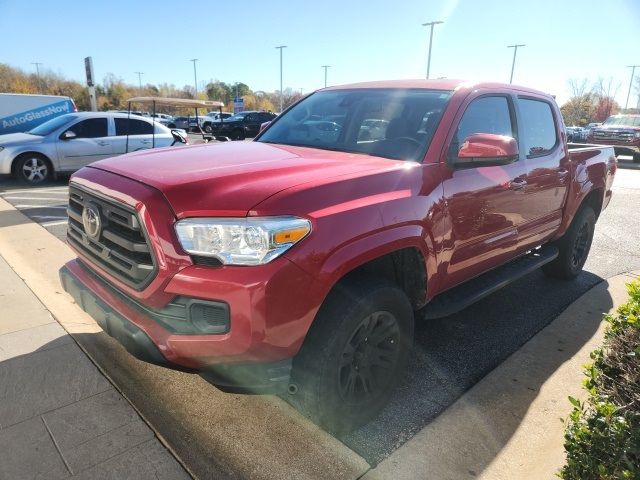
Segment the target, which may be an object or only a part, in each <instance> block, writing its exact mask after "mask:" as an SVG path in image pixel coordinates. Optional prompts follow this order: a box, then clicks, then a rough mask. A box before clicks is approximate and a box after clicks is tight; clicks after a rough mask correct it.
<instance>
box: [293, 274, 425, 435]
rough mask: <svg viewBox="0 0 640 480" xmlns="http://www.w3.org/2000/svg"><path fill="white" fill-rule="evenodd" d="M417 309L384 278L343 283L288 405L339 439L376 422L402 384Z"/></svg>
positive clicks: (299, 367)
mask: <svg viewBox="0 0 640 480" xmlns="http://www.w3.org/2000/svg"><path fill="white" fill-rule="evenodd" d="M413 322H414V319H413V309H412V307H411V303H410V302H409V299H408V298H407V296H406V295H405V293H404V292H403V291H402V290H401V289H400V288H398V287H397V286H395V285H394V284H392V283H390V282H388V281H386V280H384V279H371V278H367V277H354V278H352V279H350V280H349V281H347V282H341V283H340V284H338V286H337V287H336V288H335V289H334V290H333V291H332V292H331V294H330V295H329V296H328V297H327V299H326V301H325V303H324V304H323V306H322V307H321V309H320V311H319V313H318V315H317V317H316V319H315V321H314V324H313V326H312V328H311V330H310V331H309V334H308V336H307V340H306V341H305V344H304V345H303V347H302V349H301V350H300V353H299V354H298V355H297V356H296V358H295V359H294V363H293V371H292V376H291V379H292V380H291V381H292V384H291V387H290V392H295V394H294V395H289V401H290V402H291V403H292V404H293V405H294V406H296V407H298V408H299V409H300V410H301V411H302V412H303V413H305V414H306V415H307V416H309V417H310V418H311V419H312V420H314V421H315V422H316V423H318V424H319V425H321V426H323V427H324V428H326V429H327V430H329V431H332V432H336V433H339V432H345V431H350V430H353V429H355V428H358V427H360V426H362V425H364V424H365V423H367V422H368V421H369V420H371V419H372V418H374V417H375V416H376V415H377V414H378V413H379V412H380V410H382V408H383V407H384V405H385V404H386V403H387V401H388V400H389V397H390V396H391V394H392V393H393V390H394V388H395V387H396V385H397V384H398V382H399V380H400V379H401V378H402V374H403V373H404V371H405V369H406V366H407V362H408V359H409V354H410V351H411V346H412V343H413Z"/></svg>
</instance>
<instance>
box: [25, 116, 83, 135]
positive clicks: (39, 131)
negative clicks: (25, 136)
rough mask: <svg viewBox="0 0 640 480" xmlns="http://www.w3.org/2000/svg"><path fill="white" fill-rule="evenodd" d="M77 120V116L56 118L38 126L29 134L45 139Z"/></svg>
mask: <svg viewBox="0 0 640 480" xmlns="http://www.w3.org/2000/svg"><path fill="white" fill-rule="evenodd" d="M75 118H76V115H61V116H59V117H56V118H52V119H51V120H49V121H47V122H44V123H43V124H42V125H38V126H37V127H36V128H34V129H33V130H29V131H28V132H27V133H30V134H31V135H39V136H41V137H44V136H46V135H49V134H50V133H51V132H53V131H55V130H57V129H58V128H60V127H62V126H63V125H66V124H67V123H69V122H71V121H72V120H74V119H75Z"/></svg>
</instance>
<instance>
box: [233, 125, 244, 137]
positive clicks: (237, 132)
mask: <svg viewBox="0 0 640 480" xmlns="http://www.w3.org/2000/svg"><path fill="white" fill-rule="evenodd" d="M233 138H234V139H235V140H244V138H245V136H244V130H242V129H241V128H237V129H236V130H234V132H233Z"/></svg>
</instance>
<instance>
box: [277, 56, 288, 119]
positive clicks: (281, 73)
mask: <svg viewBox="0 0 640 480" xmlns="http://www.w3.org/2000/svg"><path fill="white" fill-rule="evenodd" d="M276 48H277V49H279V50H280V113H282V49H283V48H287V45H279V46H277V47H276Z"/></svg>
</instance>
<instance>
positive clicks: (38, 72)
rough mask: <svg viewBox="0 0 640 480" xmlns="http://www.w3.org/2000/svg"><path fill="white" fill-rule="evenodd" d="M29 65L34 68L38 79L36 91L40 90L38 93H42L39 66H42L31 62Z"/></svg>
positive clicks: (40, 63) (39, 63)
mask: <svg viewBox="0 0 640 480" xmlns="http://www.w3.org/2000/svg"><path fill="white" fill-rule="evenodd" d="M31 65H35V66H36V76H37V77H38V90H40V93H42V82H41V81H40V65H42V62H31Z"/></svg>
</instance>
